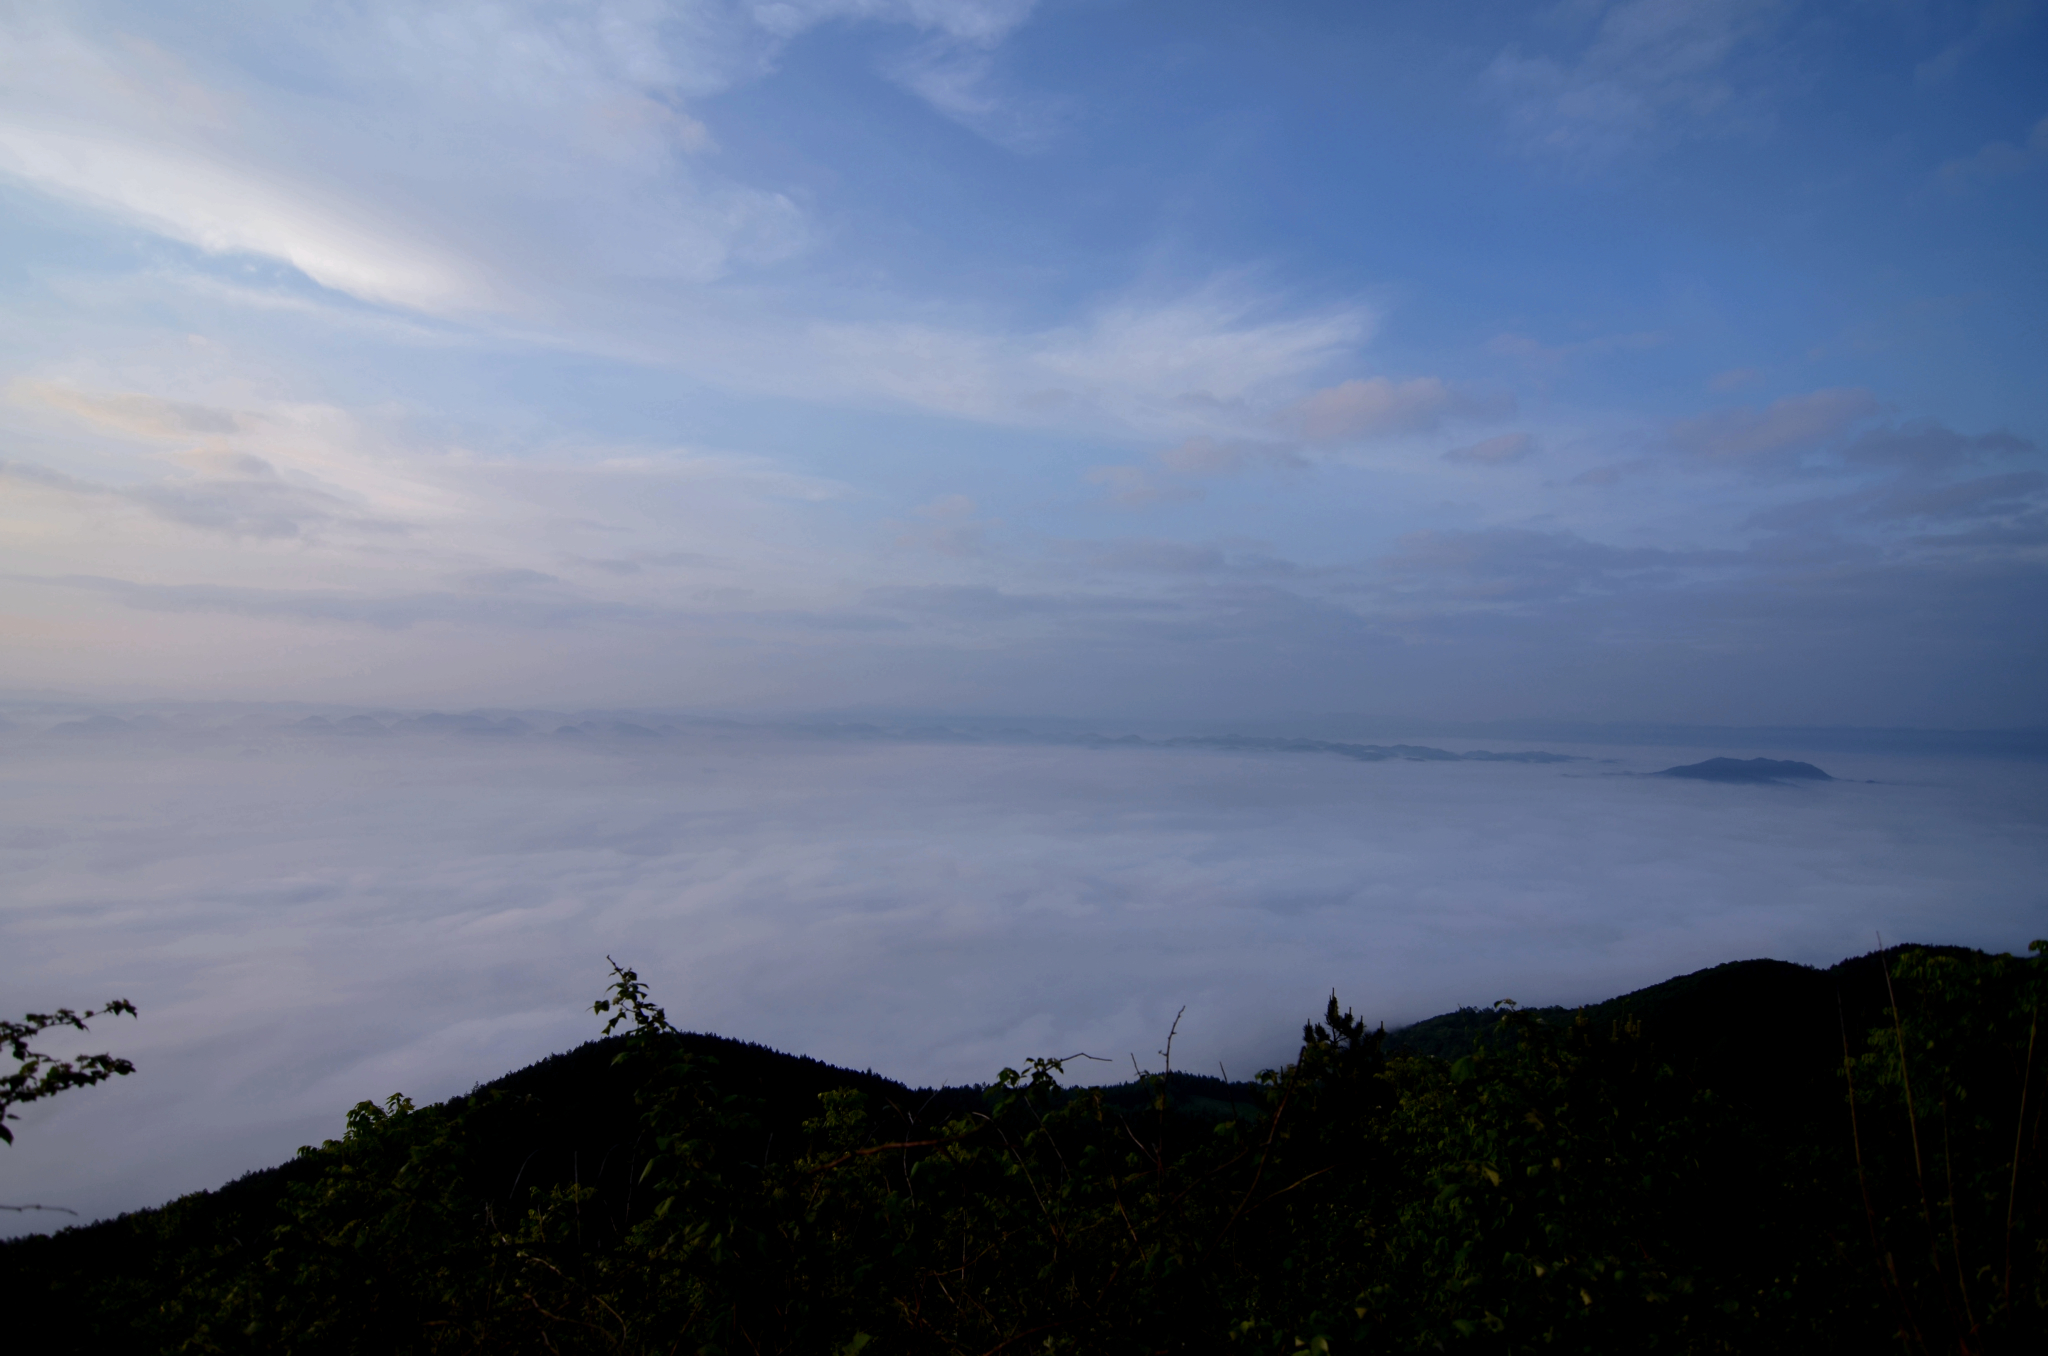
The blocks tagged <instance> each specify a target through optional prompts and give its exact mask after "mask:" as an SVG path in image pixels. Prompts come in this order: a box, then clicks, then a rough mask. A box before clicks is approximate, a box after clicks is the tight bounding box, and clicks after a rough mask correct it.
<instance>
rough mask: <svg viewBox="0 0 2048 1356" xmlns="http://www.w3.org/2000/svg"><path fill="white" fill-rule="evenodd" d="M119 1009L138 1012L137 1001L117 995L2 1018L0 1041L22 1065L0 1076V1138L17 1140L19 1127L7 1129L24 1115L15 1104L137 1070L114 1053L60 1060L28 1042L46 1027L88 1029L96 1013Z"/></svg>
mask: <svg viewBox="0 0 2048 1356" xmlns="http://www.w3.org/2000/svg"><path fill="white" fill-rule="evenodd" d="M117 1012H118V1013H126V1014H127V1015H128V1016H130V1017H133V1016H134V1015H135V1005H134V1004H133V1003H131V1002H129V1001H128V1000H127V999H125V998H115V999H111V1000H109V1001H108V1002H107V1003H106V1004H105V1005H104V1006H102V1007H99V1008H97V1009H95V1008H87V1009H86V1010H85V1011H84V1012H74V1011H72V1010H71V1009H70V1008H58V1009H57V1010H56V1011H55V1012H31V1013H29V1014H27V1015H26V1016H25V1017H23V1018H22V1019H21V1020H20V1021H18V1022H16V1021H9V1020H4V1019H0V1045H5V1046H6V1047H7V1053H8V1054H10V1055H12V1056H13V1057H14V1062H15V1065H16V1066H17V1067H16V1068H15V1070H14V1072H13V1073H11V1074H8V1075H6V1076H5V1077H0V1141H5V1142H6V1143H8V1144H12V1143H14V1132H13V1131H12V1130H9V1129H8V1128H7V1122H9V1121H16V1120H20V1119H21V1117H19V1116H17V1115H15V1114H14V1108H15V1107H17V1106H22V1105H24V1104H26V1103H29V1102H40V1101H41V1100H43V1098H45V1097H55V1096H56V1095H57V1094H58V1093H60V1092H68V1091H70V1090H71V1089H72V1088H89V1087H91V1086H92V1085H93V1084H95V1083H104V1082H106V1081H107V1080H108V1079H109V1078H114V1077H116V1076H118V1075H122V1074H131V1073H134V1072H135V1066H134V1065H133V1064H131V1063H129V1062H128V1061H127V1060H125V1059H117V1058H115V1057H114V1056H113V1055H109V1054H98V1055H77V1056H74V1057H73V1058H71V1059H58V1058H56V1057H55V1056H52V1055H46V1054H44V1053H43V1052H42V1051H40V1050H31V1049H29V1045H28V1043H29V1042H30V1041H32V1040H34V1039H35V1038H36V1037H38V1036H40V1035H42V1034H43V1033H44V1032H45V1031H50V1030H54V1029H57V1028H61V1027H70V1028H72V1029H73V1030H77V1031H85V1030H87V1029H88V1028H87V1026H86V1022H88V1021H89V1020H91V1019H92V1018H94V1017H103V1016H107V1015H109V1014H112V1013H117Z"/></svg>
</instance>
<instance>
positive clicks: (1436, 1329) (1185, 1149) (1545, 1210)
mask: <svg viewBox="0 0 2048 1356" xmlns="http://www.w3.org/2000/svg"><path fill="white" fill-rule="evenodd" d="M2044 978H2048V945H2044V944H2043V943H2035V944H2034V955H2033V957H2032V958H2031V959H2020V958H2016V957H2010V956H1987V955H1983V954H1981V953H1977V952H1970V951H1963V950H1958V949H1952V948H1942V949H1934V950H1900V951H1892V952H1887V953H1884V954H1883V955H1880V956H1871V957H1865V958H1862V959H1860V960H1856V961H1848V962H1844V963H1843V964H1842V965H1840V966H1837V967H1835V968H1834V969H1833V970H1830V971H1817V970H1812V969H1808V968H1806V967H1803V966H1795V965H1787V964H1783V963H1780V962H1772V961H1751V962H1742V963H1738V964H1733V965H1726V966H1720V967H1717V968H1715V969H1713V970H1707V971H1702V972H1700V973H1698V974H1695V975H1689V976H1685V977H1683V978H1680V979H1676V980H1672V981H1670V982H1669V983H1667V984H1662V985H1658V986H1656V987H1655V988H1652V989H1647V990H1644V991H1642V992H1640V993H1637V994H1631V995H1628V996H1627V997H1625V998H1620V999H1616V1000H1613V1001H1612V1002H1610V1003H1606V1004H1602V1005H1599V1006H1598V1007H1595V1008H1589V1009H1586V1010H1583V1011H1579V1012H1575V1013H1568V1012H1563V1011H1560V1010H1555V1009H1545V1010H1541V1011H1523V1010H1519V1009H1516V1008H1515V1007H1513V1006H1512V1005H1507V1004H1504V1005H1501V1006H1500V1007H1498V1008H1496V1009H1493V1010H1489V1011H1484V1012H1481V1011H1476V1010H1469V1009H1468V1010H1465V1011H1463V1012H1460V1013H1453V1014H1447V1015H1446V1016H1445V1017H1442V1018H1437V1019H1433V1020H1432V1021H1431V1022H1428V1023H1423V1024H1421V1025H1420V1026H1418V1027H1413V1028H1409V1029H1408V1030H1406V1031H1403V1032H1398V1033H1395V1034H1394V1035H1393V1036H1391V1037H1390V1036H1388V1035H1387V1034H1386V1033H1384V1032H1382V1031H1377V1030H1368V1029H1367V1028H1366V1027H1365V1026H1364V1025H1363V1024H1362V1023H1360V1022H1359V1021H1358V1020H1357V1019H1356V1018H1354V1017H1353V1016H1351V1015H1350V1014H1349V1013H1348V1012H1346V1011H1345V1010H1344V1009H1343V1008H1342V1007H1341V1006H1340V1005H1339V1004H1338V1003H1337V1001H1336V1000H1335V999H1334V998H1333V999H1332V1000H1331V1002H1330V1004H1329V1007H1328V1009H1327V1011H1326V1012H1325V1013H1324V1014H1323V1016H1322V1019H1321V1020H1320V1021H1317V1022H1313V1023H1310V1024H1309V1025H1308V1026H1307V1027H1306V1028H1304V1030H1303V1033H1302V1043H1301V1047H1300V1050H1299V1053H1298V1054H1297V1056H1296V1058H1295V1059H1294V1060H1293V1061H1292V1062H1290V1063H1289V1064H1288V1065H1287V1066H1286V1067H1284V1068H1282V1069H1278V1070H1274V1071H1271V1072H1268V1073H1264V1074H1261V1075H1260V1077H1259V1078H1258V1080H1256V1082H1254V1083H1249V1084H1244V1083H1238V1084H1233V1083H1226V1082H1224V1081H1222V1080H1220V1079H1204V1078H1194V1077H1190V1076H1188V1075H1185V1074H1182V1073H1177V1072H1173V1071H1171V1059H1170V1051H1171V1039H1170V1037H1169V1041H1168V1046H1167V1051H1168V1052H1169V1058H1168V1059H1167V1068H1166V1070H1165V1071H1163V1072H1162V1073H1160V1074H1158V1075H1148V1076H1143V1077H1141V1078H1140V1079H1139V1080H1138V1081H1136V1082H1135V1083H1131V1084H1126V1085H1124V1086H1122V1087H1118V1088H1075V1087H1072V1086H1069V1085H1068V1083H1067V1082H1066V1081H1065V1079H1066V1076H1067V1075H1068V1073H1069V1068H1068V1065H1069V1063H1070V1062H1071V1061H1070V1060H1061V1059H1037V1060H1031V1061H1028V1062H1027V1064H1026V1065H1025V1067H1024V1068H1022V1069H1018V1070H1011V1069H1006V1070H1004V1071H1002V1073H1001V1075H1000V1076H999V1077H998V1078H997V1080H996V1081H995V1082H994V1083H993V1084H991V1085H990V1086H988V1087H986V1088H979V1089H945V1090H941V1091H938V1092H913V1091H911V1090H910V1089H907V1088H905V1087H903V1086H901V1085H899V1084H896V1083H893V1082H890V1081H889V1080H886V1079H883V1078H879V1077H876V1076H875V1075H873V1074H860V1073H852V1072H849V1071H845V1070H839V1069H833V1068H830V1067H828V1066H825V1065H822V1064H818V1063H816V1062H815V1061H810V1060H800V1059H794V1058H791V1057H789V1056H785V1055H779V1054H777V1053H775V1052H773V1051H768V1050H764V1049H762V1048H760V1047H757V1046H748V1045H743V1044H740V1043H738V1042H731V1041H722V1040H719V1039H717V1038H715V1037H707V1036H698V1035H690V1034H686V1033H680V1032H677V1031H675V1030H674V1029H673V1028H672V1027H671V1026H670V1025H669V1023H668V1020H667V1018H666V1016H665V1015H664V1014H663V1013H662V1012H661V1010H660V1009H659V1008H658V1007H656V1006H655V1005H654V1004H653V1003H652V1002H651V1001H650V998H649V996H648V993H647V990H646V988H645V986H644V985H643V984H642V983H641V981H640V980H639V978H638V977H637V976H636V975H634V974H633V973H632V972H631V971H626V970H620V971H618V972H617V973H616V975H615V983H614V986H613V989H612V991H611V993H610V994H609V995H608V997H607V998H606V999H605V1000H603V1001H602V1002H600V1003H599V1004H598V1009H599V1011H600V1013H602V1014H605V1015H607V1017H608V1020H609V1023H610V1024H609V1025H608V1026H607V1028H606V1032H607V1035H606V1038H605V1039H603V1040H601V1041H598V1042H594V1043H593V1044H591V1045H588V1046H585V1047H582V1048H581V1049H579V1050H576V1051H572V1052H570V1053H569V1054H567V1055H563V1056H559V1057H557V1058H556V1059H553V1060H550V1061H547V1062H545V1063H543V1064H540V1065H536V1066H534V1067H533V1068H530V1069H526V1070H523V1071H521V1072H520V1073H517V1074H514V1075H511V1076H509V1077H507V1078H505V1079H501V1080H499V1081H498V1082H497V1083H494V1084H491V1085H488V1086H486V1087H482V1088H479V1089H477V1090H476V1091H475V1092H473V1093H472V1094H470V1095H469V1096H467V1097H463V1098H458V1099H455V1100H453V1101H451V1102H448V1103H445V1104H442V1105H439V1106H431V1107H415V1106H414V1105H412V1104H411V1103H410V1102H408V1101H407V1100H405V1099H404V1098H402V1097H393V1098H391V1099H389V1100H388V1101H387V1102H385V1103H384V1104H382V1105H376V1104H372V1103H367V1102H366V1103H363V1104H361V1105H359V1106H357V1107H356V1108H355V1109H354V1110H353V1111H351V1112H350V1113H349V1115H348V1121H347V1128H346V1131H345V1132H344V1134H343V1136H342V1138H340V1139H339V1140H331V1141H329V1142H327V1143H326V1144H324V1145H322V1146H321V1147H319V1148H318V1149H308V1150H305V1151H302V1153H301V1155H300V1157H299V1158H297V1159H296V1160H294V1161H293V1162H291V1163H289V1164H286V1165H285V1166H283V1167H282V1168H279V1169H274V1170H272V1171H270V1172H268V1173H260V1174H254V1175H252V1176H251V1177H248V1178H244V1179H243V1180H242V1181H240V1182H237V1183H234V1184H231V1185H230V1186H228V1187H226V1188H223V1189H222V1190H221V1191H219V1192H214V1193H209V1194H204V1195H200V1196H194V1197H188V1198H186V1199H184V1200H181V1201H177V1202H174V1203H172V1204H171V1205H169V1206H166V1207H164V1208H163V1209H161V1210H153V1211H143V1212H139V1213H137V1214H133V1215H128V1216H124V1217H123V1218H121V1219H119V1220H114V1221H109V1222H107V1223H103V1224H99V1225H94V1226H91V1227H90V1228H85V1229H74V1230H67V1231H66V1232H64V1233H62V1234H59V1235H55V1236H52V1237H47V1238H37V1239H28V1240H21V1241H17V1242H15V1243H12V1244H9V1245H7V1246H6V1247H5V1248H4V1249H0V1284H4V1286H5V1287H6V1293H5V1302H6V1303H7V1304H8V1312H9V1313H10V1314H11V1315H13V1316H15V1319H14V1321H16V1322H17V1324H32V1323H33V1322H34V1321H35V1319H34V1317H23V1316H43V1317H46V1318H48V1319H49V1320H50V1321H49V1322H48V1324H47V1331H45V1332H42V1333H38V1334H35V1336H36V1339H37V1340H38V1343H39V1346H38V1349H40V1350H46V1351H66V1350H116V1349H118V1350H133V1351H155V1350H160V1351H177V1352H258V1351H261V1352H272V1351H276V1352H305V1353H327V1352H336V1353H340V1352H350V1353H353V1352H366V1353H367V1352H420V1353H425V1352H457V1351H512V1352H516V1351H528V1350H531V1351H560V1352H568V1351H579V1352H580V1351H590V1352H634V1353H638V1352H699V1353H722V1352H734V1353H737V1352H750V1353H751V1352H769V1351H777V1352H819V1353H825V1352H861V1351H864V1352H868V1353H870V1356H873V1353H884V1352H919V1353H923V1352H929V1353H994V1352H1001V1351H1019V1352H1021V1351H1027V1350H1029V1351H1088V1352H1092V1351H1108V1350H1134V1351H1141V1352H1180V1351H1219V1350H1244V1351H1254V1352H1256V1351H1267V1352H1293V1351H1301V1350H1311V1351H1338V1352H1340V1351H1396V1352H1401V1351H1417V1352H1434V1351H1454V1352H1455V1351H1472V1352H1489V1353H1491V1352H1522V1351H1538V1350H1541V1351H1559V1352H1614V1351H1671V1352H1735V1351H1741V1352H1757V1351H1799V1352H1814V1351H1820V1352H1828V1351H1839V1352H1866V1351H1873V1350H1880V1349H1885V1348H1888V1347H1896V1348H1898V1349H1901V1350H1904V1351H1909V1352H1930V1353H1931V1352H1953V1353H1975V1352H1984V1353H1994V1352H2019V1351H2025V1352H2035V1351H2039V1350H2042V1349H2044V1346H2048V1232H2044V1229H2048V1191H2044V1188H2043V1185H2042V1177H2041V1171H2040V1170H2041V1166H2042V1164H2041V1156H2040V1149H2041V1145H2040V1134H2041V1120H2042V1114H2041V1113H2042V1107H2043V1105H2044V1103H2048V1095H2044V1094H2048V1089H2044V1088H2043V1087H2041V1086H2040V1084H2041V1072H2042V1069H2041V1066H2042V1062H2043V1052H2042V1049H2041V1045H2040V1041H2039V1034H2040V1033H2039V1013H2040V1008H2041V1005H2042V998H2043V996H2044V993H2048V982H2044Z"/></svg>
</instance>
